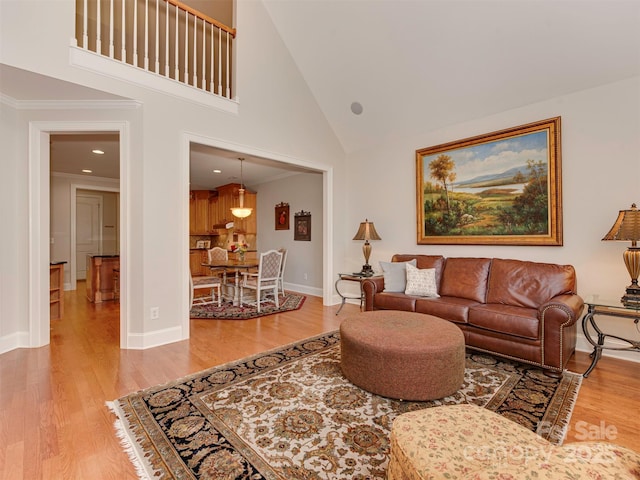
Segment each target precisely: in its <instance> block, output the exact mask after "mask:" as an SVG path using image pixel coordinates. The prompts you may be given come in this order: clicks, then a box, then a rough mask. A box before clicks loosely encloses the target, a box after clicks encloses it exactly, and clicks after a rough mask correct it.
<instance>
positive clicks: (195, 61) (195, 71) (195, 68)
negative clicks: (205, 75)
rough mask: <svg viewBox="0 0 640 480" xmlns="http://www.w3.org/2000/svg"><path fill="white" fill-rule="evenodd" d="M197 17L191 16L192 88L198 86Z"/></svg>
mask: <svg viewBox="0 0 640 480" xmlns="http://www.w3.org/2000/svg"><path fill="white" fill-rule="evenodd" d="M197 35H198V17H196V16H195V15H194V16H193V60H192V61H193V86H194V87H197V86H198V58H197V57H198V38H197Z"/></svg>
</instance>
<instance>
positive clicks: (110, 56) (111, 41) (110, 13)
mask: <svg viewBox="0 0 640 480" xmlns="http://www.w3.org/2000/svg"><path fill="white" fill-rule="evenodd" d="M109 58H113V0H109Z"/></svg>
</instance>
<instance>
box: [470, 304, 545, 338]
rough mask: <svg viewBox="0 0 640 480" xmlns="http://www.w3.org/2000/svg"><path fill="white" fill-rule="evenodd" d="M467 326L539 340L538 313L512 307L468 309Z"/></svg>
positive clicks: (494, 306)
mask: <svg viewBox="0 0 640 480" xmlns="http://www.w3.org/2000/svg"><path fill="white" fill-rule="evenodd" d="M469 324H470V325H474V326H476V327H480V328H484V329H486V330H491V331H494V332H499V333H505V334H507V335H515V336H518V337H523V338H531V339H533V340H536V339H538V338H540V322H539V321H538V311H537V310H536V309H533V308H524V307H514V306H512V305H501V304H487V305H476V306H474V307H471V308H470V309H469Z"/></svg>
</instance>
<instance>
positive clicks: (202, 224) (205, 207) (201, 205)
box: [189, 190, 212, 235]
mask: <svg viewBox="0 0 640 480" xmlns="http://www.w3.org/2000/svg"><path fill="white" fill-rule="evenodd" d="M210 196H211V192H210V191H209V190H192V191H191V199H190V202H189V215H190V217H189V233H191V234H192V235H194V234H195V235H198V234H203V235H206V234H207V233H209V232H211V230H212V224H211V223H209V197H210Z"/></svg>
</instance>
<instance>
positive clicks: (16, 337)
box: [0, 332, 30, 354]
mask: <svg viewBox="0 0 640 480" xmlns="http://www.w3.org/2000/svg"><path fill="white" fill-rule="evenodd" d="M29 347H30V345H29V332H15V333H10V334H9V335H4V336H2V337H0V354H3V353H7V352H10V351H11V350H15V349H16V348H29Z"/></svg>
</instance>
